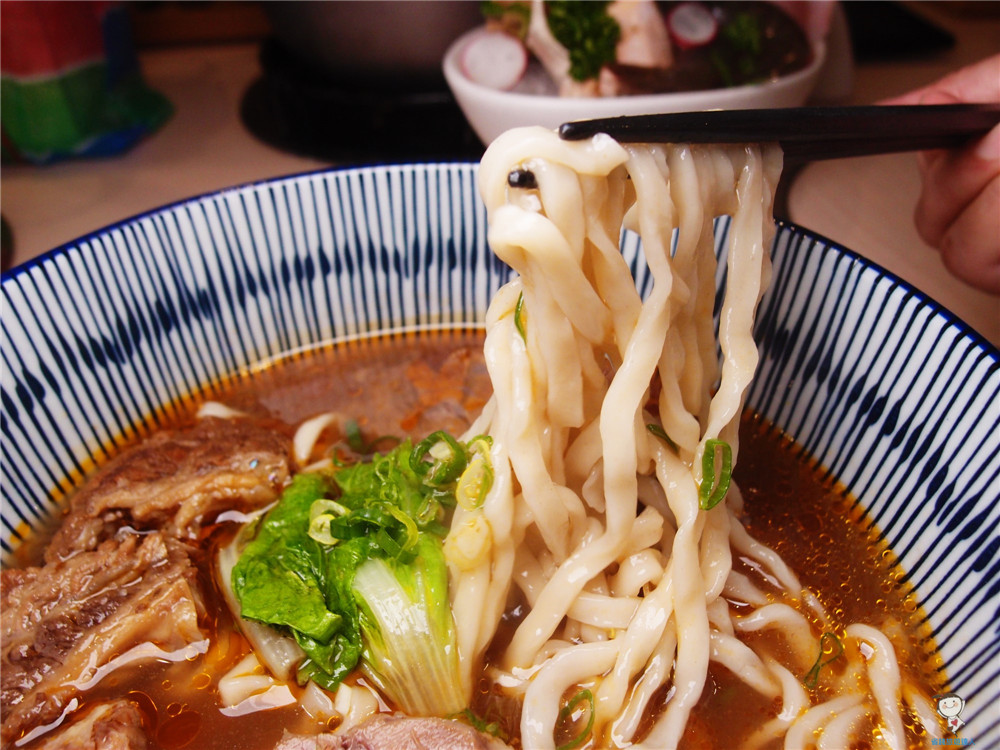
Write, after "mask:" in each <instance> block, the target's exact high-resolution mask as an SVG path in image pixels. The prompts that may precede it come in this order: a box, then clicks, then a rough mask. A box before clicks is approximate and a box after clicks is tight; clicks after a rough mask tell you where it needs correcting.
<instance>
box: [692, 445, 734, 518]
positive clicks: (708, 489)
mask: <svg viewBox="0 0 1000 750" xmlns="http://www.w3.org/2000/svg"><path fill="white" fill-rule="evenodd" d="M716 451H718V452H719V453H721V455H722V466H721V468H720V469H719V472H718V477H717V476H716V471H715V453H716ZM732 478H733V449H732V448H730V447H729V443H727V442H726V441H725V440H717V439H711V440H706V441H705V452H704V453H703V454H702V456H701V484H700V485H699V486H698V507H699V508H701V509H702V510H711V509H712V508H714V507H715V506H716V505H718V504H719V503H720V502H722V499H723V498H724V497H725V496H726V493H727V492H728V491H729V483H730V481H732Z"/></svg>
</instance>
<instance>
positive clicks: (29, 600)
mask: <svg viewBox="0 0 1000 750" xmlns="http://www.w3.org/2000/svg"><path fill="white" fill-rule="evenodd" d="M188 553H189V549H188V548H187V547H186V545H184V544H183V543H181V542H178V541H176V540H174V539H171V538H169V537H167V536H165V535H163V534H160V533H159V532H151V533H149V534H145V535H142V536H140V535H137V534H129V535H127V536H125V538H123V539H121V540H120V541H119V540H109V541H107V542H104V543H102V544H101V545H100V546H99V547H98V548H97V549H96V550H93V551H89V552H81V553H80V554H77V555H74V556H73V557H71V558H69V559H68V560H65V561H63V562H56V563H50V564H48V565H46V566H45V567H43V568H24V569H9V570H3V571H0V636H2V638H0V643H2V653H0V719H2V726H0V738H2V740H3V742H4V744H6V743H7V742H9V741H12V740H16V739H17V738H19V737H21V736H23V735H24V734H25V733H26V732H29V731H30V730H32V729H33V728H35V727H39V726H43V725H46V724H49V723H51V722H53V721H54V720H56V719H58V717H59V716H60V715H61V714H62V713H63V712H64V711H65V710H67V707H69V706H71V701H72V700H73V698H75V697H76V696H78V695H79V694H80V692H82V691H84V690H86V689H87V688H88V687H89V686H90V684H91V683H96V682H97V681H99V680H100V679H101V677H102V672H103V671H104V670H106V669H108V668H109V663H110V662H112V660H118V661H117V662H115V663H122V662H126V661H128V660H131V659H133V658H135V659H141V658H151V657H155V656H158V655H159V656H163V655H164V654H165V653H171V652H177V651H178V650H181V649H183V648H185V647H191V648H194V646H193V645H192V644H196V643H202V642H203V638H204V636H203V635H202V633H201V631H200V629H199V627H198V617H199V614H200V613H202V612H203V610H204V607H203V605H202V603H201V599H200V595H199V594H198V590H197V588H196V583H195V576H196V574H197V572H196V569H195V567H194V566H193V565H192V564H191V562H190V559H189V556H188ZM126 652H128V653H126ZM110 666H113V665H110Z"/></svg>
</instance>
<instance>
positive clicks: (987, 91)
mask: <svg viewBox="0 0 1000 750" xmlns="http://www.w3.org/2000/svg"><path fill="white" fill-rule="evenodd" d="M932 97H941V98H939V99H938V101H933V100H932ZM996 101H1000V55H995V56H994V57H989V58H986V59H985V60H981V61H980V62H978V63H975V64H973V65H969V66H967V67H965V68H962V69H961V70H957V71H955V72H954V73H951V74H949V75H947V76H945V77H944V78H942V79H941V80H939V81H935V82H934V83H931V84H928V85H927V86H922V87H921V88H919V89H916V90H915V91H910V92H908V93H905V94H902V95H900V96H895V97H892V98H891V99H885V100H883V101H881V102H879V103H880V104H949V103H955V102H996Z"/></svg>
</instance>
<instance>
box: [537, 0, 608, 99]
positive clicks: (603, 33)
mask: <svg viewBox="0 0 1000 750" xmlns="http://www.w3.org/2000/svg"><path fill="white" fill-rule="evenodd" d="M607 7H608V3H607V2H598V1H597V0H547V2H546V3H545V9H546V14H547V15H546V18H547V20H548V24H549V30H550V31H551V32H552V36H553V37H555V39H556V41H557V42H559V43H560V44H561V45H562V46H563V47H565V48H566V50H567V51H568V52H569V74H570V76H571V77H572V78H573V79H574V80H576V81H586V80H587V79H589V78H595V77H596V76H597V74H598V73H599V72H600V70H601V68H602V67H603V66H604V65H607V64H608V63H611V62H614V60H615V47H616V46H617V44H618V39H619V38H620V37H621V28H620V27H619V26H618V22H617V21H616V20H615V19H613V18H612V17H611V16H609V15H608V12H607Z"/></svg>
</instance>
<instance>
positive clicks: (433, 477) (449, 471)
mask: <svg viewBox="0 0 1000 750" xmlns="http://www.w3.org/2000/svg"><path fill="white" fill-rule="evenodd" d="M428 459H430V460H428ZM466 463H467V459H466V454H465V449H464V448H463V447H462V446H461V445H459V444H458V441H457V440H456V439H455V438H453V437H452V436H451V435H449V434H448V433H447V432H445V431H444V430H438V431H437V432H432V433H431V434H430V435H428V436H427V437H425V438H424V439H423V440H421V441H420V442H419V443H417V447H416V448H414V449H413V453H411V454H410V468H411V469H413V471H415V472H416V473H417V474H419V475H420V476H422V477H423V478H424V483H425V484H427V485H429V486H431V487H435V486H441V485H444V484H448V483H449V482H454V481H455V480H456V479H458V478H459V477H460V476H461V475H462V472H463V471H465V466H466Z"/></svg>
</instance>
